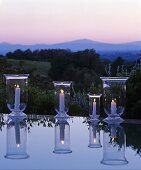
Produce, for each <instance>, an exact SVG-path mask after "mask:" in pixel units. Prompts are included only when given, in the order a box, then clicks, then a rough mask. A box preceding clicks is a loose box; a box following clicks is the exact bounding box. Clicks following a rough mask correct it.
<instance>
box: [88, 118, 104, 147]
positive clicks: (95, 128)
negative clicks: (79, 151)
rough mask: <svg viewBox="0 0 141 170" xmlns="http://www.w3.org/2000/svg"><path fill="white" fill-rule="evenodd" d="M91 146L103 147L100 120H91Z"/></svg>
mask: <svg viewBox="0 0 141 170" xmlns="http://www.w3.org/2000/svg"><path fill="white" fill-rule="evenodd" d="M88 147H89V148H101V147H102V145H101V142H100V127H99V124H98V121H97V122H96V121H90V122H89V145H88Z"/></svg>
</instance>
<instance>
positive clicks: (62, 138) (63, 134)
mask: <svg viewBox="0 0 141 170" xmlns="http://www.w3.org/2000/svg"><path fill="white" fill-rule="evenodd" d="M64 136H65V124H64V123H61V124H60V141H61V144H62V145H63V144H64Z"/></svg>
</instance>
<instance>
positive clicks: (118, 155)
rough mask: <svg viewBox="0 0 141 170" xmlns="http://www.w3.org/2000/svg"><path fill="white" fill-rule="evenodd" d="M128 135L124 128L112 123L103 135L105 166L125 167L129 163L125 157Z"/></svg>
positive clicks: (103, 162) (103, 161)
mask: <svg viewBox="0 0 141 170" xmlns="http://www.w3.org/2000/svg"><path fill="white" fill-rule="evenodd" d="M125 148H126V135H125V132H124V129H123V127H122V126H121V125H120V124H118V123H114V122H110V123H109V124H108V125H107V126H106V127H105V129H104V133H103V160H102V161H101V163H102V164H105V165H124V164H127V163H128V161H127V160H126V157H125Z"/></svg>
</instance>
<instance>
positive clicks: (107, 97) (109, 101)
mask: <svg viewBox="0 0 141 170" xmlns="http://www.w3.org/2000/svg"><path fill="white" fill-rule="evenodd" d="M101 79H102V82H103V105H104V111H105V113H106V114H107V115H108V117H107V118H106V120H113V119H114V120H117V121H118V120H119V121H120V120H122V118H121V117H120V115H121V114H123V112H124V110H125V102H126V81H127V80H128V77H101Z"/></svg>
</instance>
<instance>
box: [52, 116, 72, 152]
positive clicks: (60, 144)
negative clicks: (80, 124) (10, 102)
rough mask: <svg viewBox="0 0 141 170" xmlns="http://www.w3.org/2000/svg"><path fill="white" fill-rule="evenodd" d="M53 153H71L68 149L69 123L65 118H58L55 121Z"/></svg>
mask: <svg viewBox="0 0 141 170" xmlns="http://www.w3.org/2000/svg"><path fill="white" fill-rule="evenodd" d="M53 152H54V153H71V152H72V151H71V150H70V125H69V123H68V122H67V119H65V118H61V119H58V120H57V122H56V123H55V148H54V151H53Z"/></svg>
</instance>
